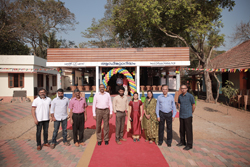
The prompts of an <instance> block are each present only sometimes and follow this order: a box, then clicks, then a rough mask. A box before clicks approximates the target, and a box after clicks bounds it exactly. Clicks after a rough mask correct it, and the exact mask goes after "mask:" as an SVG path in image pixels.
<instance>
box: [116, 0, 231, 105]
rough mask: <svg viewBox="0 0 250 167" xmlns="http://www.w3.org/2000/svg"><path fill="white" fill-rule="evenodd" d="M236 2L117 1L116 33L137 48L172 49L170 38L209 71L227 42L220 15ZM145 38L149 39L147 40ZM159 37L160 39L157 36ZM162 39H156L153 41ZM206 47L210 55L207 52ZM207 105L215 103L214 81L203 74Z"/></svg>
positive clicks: (218, 0)
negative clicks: (214, 55) (215, 51)
mask: <svg viewBox="0 0 250 167" xmlns="http://www.w3.org/2000/svg"><path fill="white" fill-rule="evenodd" d="M234 5H235V2H234V1H233V0H212V1H211V0H203V1H197V0H176V1H173V0H143V1H141V0H130V1H125V0H114V9H113V19H114V25H115V26H116V32H117V34H119V35H120V37H121V38H129V39H130V41H129V42H130V43H132V42H134V43H135V44H136V45H135V46H136V47H145V46H147V45H145V42H147V41H153V42H151V43H152V44H153V45H154V46H156V44H157V46H159V44H160V42H161V44H162V45H161V46H163V47H164V46H169V41H168V39H169V38H172V39H175V40H176V39H177V40H178V41H180V42H181V43H178V42H176V41H175V40H173V41H174V42H173V44H175V46H176V47H180V46H186V47H189V48H190V51H191V52H192V53H193V54H194V56H195V57H196V58H197V59H198V62H196V63H198V64H200V65H201V66H202V68H207V66H208V63H209V62H210V58H211V55H212V54H211V53H212V51H213V49H214V48H216V47H219V46H221V45H222V44H223V42H224V35H223V34H220V33H219V32H220V28H221V27H223V24H222V22H221V12H222V10H223V9H225V8H228V9H229V10H232V8H233V7H234ZM145 34H146V37H145ZM156 34H158V35H156ZM154 36H155V37H157V38H160V39H161V40H159V39H157V40H156V39H155V38H154ZM205 44H206V45H207V46H208V48H209V49H208V52H205V51H204V46H205ZM204 74H205V75H204V76H205V85H206V88H207V89H206V94H207V99H206V101H208V102H209V101H211V100H214V98H213V95H212V88H211V80H210V78H209V75H208V72H204Z"/></svg>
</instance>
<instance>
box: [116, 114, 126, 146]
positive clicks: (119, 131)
mask: <svg viewBox="0 0 250 167" xmlns="http://www.w3.org/2000/svg"><path fill="white" fill-rule="evenodd" d="M125 117H126V113H125V112H118V111H117V113H116V121H115V138H116V139H115V140H116V141H119V140H120V139H122V138H123V130H124V124H125Z"/></svg>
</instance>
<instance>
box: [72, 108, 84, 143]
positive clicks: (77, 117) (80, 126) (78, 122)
mask: <svg viewBox="0 0 250 167" xmlns="http://www.w3.org/2000/svg"><path fill="white" fill-rule="evenodd" d="M72 119H73V137H74V143H76V142H78V143H83V135H84V123H85V118H84V113H81V114H75V113H73V116H72ZM78 130H79V140H78V137H77V131H78Z"/></svg>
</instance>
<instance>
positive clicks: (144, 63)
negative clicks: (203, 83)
mask: <svg viewBox="0 0 250 167" xmlns="http://www.w3.org/2000/svg"><path fill="white" fill-rule="evenodd" d="M189 65H190V61H152V62H150V61H142V62H47V66H49V67H95V66H100V67H107V66H111V67H123V66H126V67H129V66H141V67H143V66H145V67H146V66H161V67H162V66H189Z"/></svg>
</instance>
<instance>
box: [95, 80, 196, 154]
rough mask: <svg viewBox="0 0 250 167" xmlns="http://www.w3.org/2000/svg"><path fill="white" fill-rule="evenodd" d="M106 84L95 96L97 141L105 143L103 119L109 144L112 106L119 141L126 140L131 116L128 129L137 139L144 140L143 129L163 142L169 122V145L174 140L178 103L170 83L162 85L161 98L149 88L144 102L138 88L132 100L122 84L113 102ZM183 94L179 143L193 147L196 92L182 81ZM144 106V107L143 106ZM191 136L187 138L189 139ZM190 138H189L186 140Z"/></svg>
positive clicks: (147, 136)
mask: <svg viewBox="0 0 250 167" xmlns="http://www.w3.org/2000/svg"><path fill="white" fill-rule="evenodd" d="M104 90H105V87H104V85H102V84H101V85H100V92H99V93H97V94H96V95H95V96H94V102H93V108H92V109H93V116H94V119H96V133H97V144H98V145H99V146H100V145H101V144H102V138H101V122H102V121H103V122H104V128H103V129H104V141H105V145H108V144H109V119H111V118H112V110H113V111H114V114H115V115H116V130H115V136H116V143H117V144H119V145H120V144H122V143H121V141H126V139H125V138H124V125H125V118H126V116H127V118H128V120H127V131H128V132H129V133H131V134H132V138H133V141H134V142H136V141H140V136H141V134H142V131H144V134H145V142H149V143H153V142H155V143H156V144H158V145H159V146H161V145H162V143H163V136H164V129H165V122H166V125H167V141H166V144H167V146H168V147H171V144H172V138H173V136H172V122H173V121H174V119H175V115H176V113H177V111H176V103H175V100H174V97H173V96H172V95H170V94H169V93H168V86H167V85H163V86H162V92H163V94H162V95H160V96H158V98H157V100H156V99H155V98H153V92H152V91H151V90H148V91H147V99H146V100H145V102H144V103H142V102H141V101H140V100H139V99H138V98H139V95H138V93H137V92H135V93H134V95H133V98H132V100H131V101H130V102H128V98H127V96H126V95H124V92H125V89H124V87H122V86H120V87H118V93H119V95H117V96H115V97H114V99H113V103H112V102H111V97H110V95H109V93H107V92H105V91H104ZM181 92H182V94H180V95H179V97H178V103H177V105H178V106H179V108H180V113H179V117H180V119H179V120H180V142H179V143H178V144H177V146H185V147H184V150H189V149H192V147H193V131H192V113H193V112H194V110H195V101H194V97H193V95H191V94H190V93H188V92H187V86H186V85H181ZM142 106H143V107H142ZM186 139H187V140H186ZM186 141H187V142H186Z"/></svg>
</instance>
